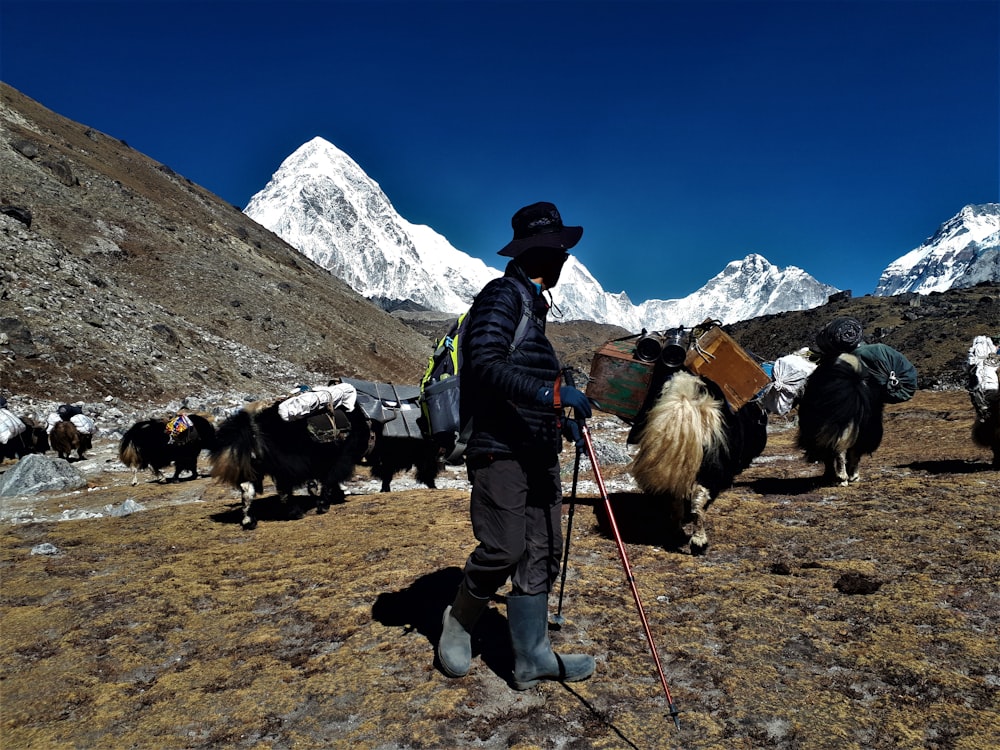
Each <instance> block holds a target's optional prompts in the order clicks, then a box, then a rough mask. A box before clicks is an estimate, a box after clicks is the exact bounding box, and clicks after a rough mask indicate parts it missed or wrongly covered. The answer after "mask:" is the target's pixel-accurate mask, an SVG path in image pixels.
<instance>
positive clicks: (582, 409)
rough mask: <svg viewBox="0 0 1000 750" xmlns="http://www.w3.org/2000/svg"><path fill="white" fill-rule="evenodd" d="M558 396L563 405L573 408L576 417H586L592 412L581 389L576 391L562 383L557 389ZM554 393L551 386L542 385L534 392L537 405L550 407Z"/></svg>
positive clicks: (551, 406)
mask: <svg viewBox="0 0 1000 750" xmlns="http://www.w3.org/2000/svg"><path fill="white" fill-rule="evenodd" d="M559 397H560V399H561V401H562V405H563V407H570V408H572V409H573V411H574V413H575V415H576V418H577V419H588V418H589V417H590V415H591V414H593V412H592V411H591V409H590V401H589V400H588V399H587V397H586V396H585V395H583V392H582V391H578V390H577V389H576V388H573V387H572V386H569V385H564V386H562V387H561V388H560V389H559ZM554 398H555V397H554V393H553V388H552V386H549V385H543V386H542V387H541V388H539V389H538V392H537V393H536V394H535V402H536V403H537V404H538V405H539V406H547V407H549V408H550V409H551V408H553V406H554V405H555V404H554Z"/></svg>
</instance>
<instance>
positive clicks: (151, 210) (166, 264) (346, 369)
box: [0, 84, 427, 403]
mask: <svg viewBox="0 0 1000 750" xmlns="http://www.w3.org/2000/svg"><path fill="white" fill-rule="evenodd" d="M0 258H2V263H0V285H2V288H0V393H3V394H4V395H6V396H8V397H9V396H11V395H26V396H31V397H35V398H39V399H49V400H55V401H63V400H97V399H102V398H106V397H108V396H111V397H113V398H116V399H121V400H122V401H124V402H127V403H143V402H146V401H150V400H152V401H166V400H170V399H173V398H181V397H185V396H195V395H202V394H208V393H222V392H227V393H233V392H237V393H239V392H242V393H246V394H248V395H249V396H253V395H267V394H273V393H280V392H282V391H283V390H284V389H287V388H288V387H289V386H290V385H294V384H295V383H299V382H310V383H314V382H317V381H323V382H325V379H326V378H328V377H330V376H336V375H351V376H356V377H365V378H372V379H381V380H386V381H394V382H413V381H414V379H415V378H416V377H417V375H418V373H419V371H420V370H421V369H422V368H423V364H424V362H425V360H426V356H427V347H426V344H425V342H424V341H423V340H422V339H420V338H416V337H414V336H413V332H412V330H411V329H409V328H407V327H406V326H405V325H403V324H402V323H400V322H399V321H397V320H395V319H394V318H392V317H391V316H390V315H389V314H387V313H385V312H382V311H381V310H379V309H377V308H376V307H375V306H373V305H372V304H370V303H369V302H368V301H366V300H365V299H363V298H362V297H360V296H359V295H358V294H356V293H355V292H353V291H352V290H351V289H350V288H348V287H347V285H346V284H344V283H342V282H341V281H340V280H339V279H336V278H334V277H333V276H331V275H330V274H328V273H327V272H325V271H323V270H322V269H320V268H318V267H317V266H316V265H315V264H313V263H312V262H311V261H309V260H308V259H306V258H304V257H303V256H302V255H300V254H299V253H298V252H296V251H295V250H294V249H293V248H291V247H290V246H289V245H287V244H285V243H284V242H283V241H282V240H281V239H279V238H278V237H277V236H275V235H274V234H272V233H271V232H269V231H267V230H265V229H263V228H262V227H261V226H259V225H258V224H256V223H254V222H253V221H252V220H251V219H249V218H248V217H246V216H244V215H243V214H242V213H241V212H240V210H239V209H238V208H236V207H234V206H231V205H229V204H227V203H226V202H225V201H223V200H221V199H220V198H218V197H217V196H215V195H213V194H211V193H209V192H208V191H206V190H204V189H203V188H201V187H199V186H198V185H195V184H193V183H192V182H190V181H189V180H186V179H185V178H184V177H183V176H181V175H178V174H176V173H175V172H173V171H172V170H171V169H170V167H168V166H166V165H164V164H158V163H157V162H155V161H153V160H152V159H149V158H147V157H146V156H144V155H143V154H141V153H139V152H137V151H135V150H134V149H132V148H130V147H129V146H128V144H126V143H124V142H123V141H120V140H117V139H115V138H113V137H110V136H108V135H105V134H104V133H99V132H97V131H95V130H93V129H91V128H88V127H86V126H85V125H81V124H78V123H75V122H72V121H70V120H67V119H66V118H64V117H61V116H59V115H57V114H55V113H53V112H51V111H49V110H47V109H46V108H44V107H43V106H41V105H39V104H38V103H37V102H34V101H32V100H31V99H29V98H27V97H25V96H23V95H22V94H20V93H19V92H17V91H16V90H14V89H12V88H10V87H9V86H7V85H5V84H2V85H0Z"/></svg>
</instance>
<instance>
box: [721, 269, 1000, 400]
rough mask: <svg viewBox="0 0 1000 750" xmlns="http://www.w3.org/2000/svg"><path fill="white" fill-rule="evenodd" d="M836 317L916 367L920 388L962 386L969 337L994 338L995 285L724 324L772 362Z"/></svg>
mask: <svg viewBox="0 0 1000 750" xmlns="http://www.w3.org/2000/svg"><path fill="white" fill-rule="evenodd" d="M839 315H851V316H853V317H855V318H857V319H858V320H860V321H861V323H862V324H863V325H864V339H865V342H866V343H869V344H875V343H883V344H888V345H889V346H891V347H893V348H894V349H898V350H899V351H901V352H902V353H903V354H905V355H906V357H907V358H908V359H909V360H910V361H911V362H912V363H913V365H914V366H915V367H916V368H917V374H918V385H919V386H920V387H921V388H964V387H965V361H966V356H967V353H968V349H969V345H970V344H971V343H972V339H973V337H975V336H979V335H987V336H992V337H993V338H994V340H998V341H1000V284H995V283H992V284H991V283H983V284H979V285H978V286H974V287H969V288H967V289H951V290H949V291H947V292H940V293H938V292H933V293H931V294H927V295H920V294H915V293H907V294H900V295H896V296H894V297H873V296H865V297H857V298H847V299H839V300H835V301H832V302H828V303H827V304H825V305H822V306H821V307H817V308H814V309H812V310H800V311H794V312H787V313H780V314H778V315H766V316H763V317H760V318H755V319H753V320H747V321H743V322H740V323H735V324H733V325H731V326H727V327H726V329H727V330H728V331H729V332H730V333H731V334H732V336H733V337H734V338H735V339H737V340H738V341H739V342H740V343H741V344H742V345H743V346H744V347H745V348H746V349H748V350H749V351H751V352H752V353H753V354H755V355H756V356H758V357H760V358H762V359H764V360H773V359H775V358H776V357H780V356H781V355H783V354H788V353H790V352H793V351H795V350H796V349H798V348H799V347H802V346H809V345H811V344H812V343H813V341H814V340H815V337H816V333H817V332H819V330H820V329H821V328H822V327H823V326H824V325H826V323H827V322H829V321H830V320H832V319H833V318H835V317H837V316H839Z"/></svg>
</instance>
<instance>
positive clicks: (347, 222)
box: [244, 137, 837, 331]
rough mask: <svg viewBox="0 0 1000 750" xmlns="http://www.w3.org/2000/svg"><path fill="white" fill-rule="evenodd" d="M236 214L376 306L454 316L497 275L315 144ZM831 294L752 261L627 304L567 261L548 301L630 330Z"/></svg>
mask: <svg viewBox="0 0 1000 750" xmlns="http://www.w3.org/2000/svg"><path fill="white" fill-rule="evenodd" d="M244 213H246V215H247V216H249V217H250V218H252V219H254V220H255V221H257V222H258V223H259V224H261V225H262V226H264V227H266V228H267V229H270V230H271V231H272V232H274V233H275V234H277V235H278V236H279V237H281V238H282V239H283V240H285V241H286V242H287V243H288V244H290V245H291V246H293V247H295V248H297V249H298V250H299V252H301V253H302V254H303V255H305V256H306V257H308V258H309V259H310V260H312V261H314V262H315V263H317V264H318V265H320V266H322V267H324V268H326V269H328V270H329V271H330V272H331V273H333V274H334V275H336V276H338V277H339V278H341V279H343V280H344V281H346V282H347V283H348V284H349V285H350V286H351V287H352V288H353V289H354V290H355V291H357V292H358V293H359V294H361V295H362V296H364V297H367V298H369V299H371V300H373V301H378V303H379V304H381V305H382V306H384V307H394V306H396V305H398V304H402V303H404V302H405V301H412V302H415V303H417V304H419V305H421V306H423V307H426V308H427V309H430V310H439V311H445V312H454V313H457V312H461V311H462V310H464V309H466V308H467V307H468V306H469V304H470V303H471V301H472V299H473V297H474V296H475V294H476V293H477V292H478V291H479V289H481V288H482V287H483V286H484V285H485V284H486V283H487V282H488V281H489V280H490V279H492V278H495V277H496V276H499V275H501V273H502V271H500V270H498V269H495V268H491V267H489V266H487V265H486V264H485V263H484V262H483V261H481V260H479V259H477V258H473V257H471V256H469V255H468V254H466V253H464V252H462V251H460V250H458V249H456V248H454V247H452V246H451V245H450V244H449V243H448V241H447V240H446V239H445V238H444V237H443V236H442V235H440V234H439V233H437V232H436V231H434V230H433V229H431V228H430V227H427V226H422V225H416V224H412V223H410V222H408V221H406V219H404V218H403V217H401V216H400V215H399V214H398V213H397V212H396V210H395V209H394V208H393V206H392V203H391V202H390V200H389V198H388V197H387V196H386V195H385V193H384V192H383V191H382V189H381V188H380V187H379V185H378V183H377V182H375V181H374V180H373V179H371V178H370V177H369V176H368V175H367V174H365V172H364V170H362V169H361V167H360V166H359V165H358V164H357V163H356V162H355V161H354V160H353V159H351V158H350V156H348V155H347V154H345V153H344V152H343V151H341V150H340V149H338V148H337V147H336V146H334V145H333V144H331V143H329V142H328V141H326V140H324V139H323V138H319V137H317V138H313V139H312V140H310V141H308V142H307V143H305V144H303V145H302V146H300V147H299V148H298V149H296V150H295V151H294V152H293V153H292V154H291V155H290V156H288V158H286V159H285V160H284V161H283V162H282V163H281V165H280V166H279V168H278V170H277V171H276V172H275V173H274V175H273V176H272V178H271V180H270V181H269V182H268V184H267V185H266V186H265V187H264V188H263V189H262V190H261V191H260V192H258V193H256V194H255V195H254V196H253V197H252V198H251V200H250V202H249V203H248V204H247V207H246V208H245V209H244ZM836 291H837V289H836V288H835V287H832V286H829V285H827V284H822V283H820V282H819V281H817V280H816V279H814V278H813V277H812V276H810V275H809V274H807V273H806V272H805V271H803V270H802V269H799V268H796V267H794V266H788V267H787V268H785V269H779V268H778V267H777V266H774V265H772V264H771V263H769V262H768V261H767V259H766V258H764V257H763V256H761V255H757V254H751V255H748V256H747V257H746V258H744V259H743V260H739V261H733V262H732V263H729V264H728V265H727V266H726V267H725V268H724V269H723V270H722V271H721V272H720V273H719V274H718V275H716V276H715V277H714V278H712V279H710V280H709V281H708V282H707V283H706V285H705V286H704V287H702V288H701V289H699V290H698V291H696V292H694V293H692V294H690V295H688V296H687V297H684V298H682V299H677V300H647V301H645V302H642V303H641V304H638V305H635V304H633V303H632V301H631V300H630V299H629V298H628V295H627V294H625V293H624V292H620V293H618V294H613V293H609V292H606V291H605V290H604V289H603V287H602V286H601V284H600V283H599V282H598V281H597V279H595V278H594V276H593V275H592V274H591V273H590V271H588V270H587V268H586V267H585V266H584V265H583V264H582V263H580V262H579V261H578V260H577V259H576V258H575V257H573V256H571V257H570V259H569V261H568V262H567V264H566V266H565V267H564V269H563V273H562V276H561V279H560V282H559V285H558V287H557V288H556V289H555V290H554V294H553V297H554V299H555V303H556V306H557V308H558V312H557V314H561V316H562V319H564V320H589V321H594V322H598V323H605V324H612V325H618V326H622V327H623V328H627V329H629V330H633V331H637V330H639V329H641V328H648V329H651V330H659V329H664V328H671V327H674V326H677V325H687V326H690V325H694V324H697V323H700V322H701V321H703V320H705V319H706V318H714V319H718V320H721V321H722V322H723V323H729V322H734V321H737V320H745V319H748V318H753V317H756V316H758V315H765V314H771V313H778V312H785V311H789V310H804V309H810V308H812V307H816V306H817V305H821V304H823V303H825V302H826V301H827V299H828V298H829V296H830V294H832V293H833V292H836Z"/></svg>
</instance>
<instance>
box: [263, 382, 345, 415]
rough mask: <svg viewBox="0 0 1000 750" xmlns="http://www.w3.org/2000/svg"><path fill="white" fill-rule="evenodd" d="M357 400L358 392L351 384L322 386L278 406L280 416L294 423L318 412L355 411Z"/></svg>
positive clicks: (295, 396)
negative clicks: (339, 409)
mask: <svg viewBox="0 0 1000 750" xmlns="http://www.w3.org/2000/svg"><path fill="white" fill-rule="evenodd" d="M357 398H358V391H357V389H356V388H355V387H354V386H353V385H351V384H350V383H338V384H337V385H321V386H317V387H315V388H312V389H311V390H308V391H303V392H302V393H297V394H295V395H294V396H292V397H291V398H287V399H285V400H284V401H282V402H281V403H280V404H278V416H279V417H281V418H282V419H283V420H285V421H286V422H293V421H295V420H296V419H302V418H303V417H308V416H309V415H310V414H315V413H316V412H318V411H332V410H333V409H336V408H337V407H342V408H343V409H344V410H345V411H354V404H355V402H356V401H357Z"/></svg>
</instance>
